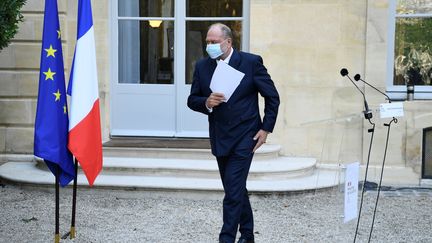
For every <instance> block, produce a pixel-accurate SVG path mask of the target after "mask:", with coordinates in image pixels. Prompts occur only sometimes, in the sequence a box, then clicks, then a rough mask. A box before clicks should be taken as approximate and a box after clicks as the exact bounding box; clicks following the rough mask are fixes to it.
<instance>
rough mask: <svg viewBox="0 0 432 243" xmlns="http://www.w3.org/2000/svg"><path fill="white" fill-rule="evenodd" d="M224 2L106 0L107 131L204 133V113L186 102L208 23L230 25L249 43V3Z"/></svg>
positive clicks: (239, 40)
mask: <svg viewBox="0 0 432 243" xmlns="http://www.w3.org/2000/svg"><path fill="white" fill-rule="evenodd" d="M227 2H228V5H226V4H221V3H222V1H220V2H219V1H206V0H186V1H180V0H177V1H175V0H163V1H154V0H112V1H111V4H112V5H111V10H112V11H111V13H112V16H113V17H112V18H111V19H112V21H111V26H112V28H111V30H112V33H111V36H112V37H111V38H112V42H111V43H112V48H111V50H112V55H111V56H112V59H111V67H112V69H111V87H110V90H111V102H110V105H111V124H110V127H111V135H113V136H157V137H208V122H207V116H206V115H203V114H200V113H197V112H194V111H191V110H190V109H189V108H188V107H187V105H186V102H187V97H188V95H189V92H190V84H191V82H192V74H193V67H194V64H195V62H196V61H197V60H199V59H200V58H202V57H203V56H204V55H205V35H206V33H207V27H208V25H210V24H211V23H214V22H223V23H225V24H227V25H229V26H230V27H231V28H232V29H233V30H234V31H236V32H238V34H239V35H237V36H236V37H235V38H234V39H235V40H234V43H237V48H238V49H248V43H247V41H246V40H248V39H249V38H248V35H249V33H248V31H247V30H248V29H249V28H248V26H247V25H246V24H245V23H246V22H247V21H245V19H247V18H246V17H245V15H247V14H246V13H249V4H248V3H246V2H247V1H243V0H229V1H227ZM227 2H224V3H227ZM229 4H232V5H231V7H230V5H229ZM215 9H216V10H215ZM217 9H219V10H217ZM237 15H239V16H237Z"/></svg>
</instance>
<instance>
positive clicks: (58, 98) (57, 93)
mask: <svg viewBox="0 0 432 243" xmlns="http://www.w3.org/2000/svg"><path fill="white" fill-rule="evenodd" d="M53 95H54V96H55V97H56V98H55V101H58V100H60V96H61V94H60V90H57V92H55V93H53Z"/></svg>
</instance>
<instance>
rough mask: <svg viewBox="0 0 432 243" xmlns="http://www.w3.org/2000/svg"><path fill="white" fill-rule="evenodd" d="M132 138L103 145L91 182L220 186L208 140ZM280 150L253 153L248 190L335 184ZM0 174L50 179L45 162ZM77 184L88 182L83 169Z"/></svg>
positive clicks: (334, 176)
mask: <svg viewBox="0 0 432 243" xmlns="http://www.w3.org/2000/svg"><path fill="white" fill-rule="evenodd" d="M126 141H127V140H126ZM131 141H136V140H129V141H128V142H124V141H123V142H120V143H119V141H116V142H113V143H106V144H105V145H104V151H103V152H104V162H103V170H102V173H101V174H100V175H99V176H98V177H97V179H96V181H95V184H94V185H95V186H96V187H107V188H125V189H151V190H196V191H222V190H223V188H222V184H221V181H220V177H219V171H218V168H217V163H216V160H215V158H214V157H213V155H212V154H211V152H210V149H209V148H208V141H207V142H200V141H191V140H188V139H184V140H178V141H177V145H176V146H173V144H164V143H163V142H162V143H158V142H157V141H156V142H155V143H154V144H151V143H150V144H145V145H143V144H138V143H135V142H131ZM200 143H201V144H200ZM155 144H157V145H155ZM179 144H181V145H179ZM191 147H192V148H191ZM279 151H280V146H279V145H267V144H266V145H264V146H262V147H261V148H260V149H259V150H258V151H257V152H256V154H255V156H254V160H253V162H252V166H251V169H250V173H249V177H248V190H249V191H250V192H255V193H266V192H267V193H268V192H292V191H305V190H314V189H320V188H327V187H332V186H335V185H337V184H338V171H337V170H334V169H329V168H327V169H326V168H321V167H320V166H317V161H316V159H314V158H298V157H282V156H279ZM0 178H3V179H5V180H9V181H13V182H16V183H24V184H44V185H48V184H53V183H54V177H53V176H52V174H51V172H49V171H48V169H47V167H46V166H45V164H44V163H43V161H37V162H8V163H5V164H3V165H2V166H0ZM78 184H79V185H83V186H85V185H88V184H87V179H86V178H85V176H84V175H83V174H82V172H80V173H79V175H78Z"/></svg>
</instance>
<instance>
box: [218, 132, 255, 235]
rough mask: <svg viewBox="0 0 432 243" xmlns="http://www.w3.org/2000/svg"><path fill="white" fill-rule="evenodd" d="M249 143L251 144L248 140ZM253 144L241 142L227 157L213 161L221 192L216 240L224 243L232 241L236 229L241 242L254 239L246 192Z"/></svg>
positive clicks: (251, 216) (250, 209) (250, 211)
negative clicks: (218, 231) (221, 216)
mask: <svg viewBox="0 0 432 243" xmlns="http://www.w3.org/2000/svg"><path fill="white" fill-rule="evenodd" d="M249 139H251V140H252V138H250V137H249ZM255 144H256V142H255V141H252V142H246V143H244V141H243V142H242V143H240V145H239V146H237V148H236V150H235V151H234V152H233V153H232V154H231V155H229V156H223V157H217V162H218V166H219V173H220V176H221V179H222V184H223V187H224V191H225V197H224V200H223V226H222V229H221V232H220V235H219V239H220V240H222V241H224V242H228V243H231V242H234V241H235V238H236V235H237V229H238V228H239V225H240V229H239V231H240V233H241V238H244V239H247V240H252V239H254V235H253V225H254V222H253V213H252V208H251V205H250V202H249V196H248V191H247V189H246V180H247V176H248V174H249V169H250V166H251V162H252V158H253V153H252V152H251V151H252V148H253V146H255ZM250 146H252V147H250ZM242 147H243V148H242ZM246 151H248V152H246ZM245 152H246V153H245Z"/></svg>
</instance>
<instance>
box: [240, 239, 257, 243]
mask: <svg viewBox="0 0 432 243" xmlns="http://www.w3.org/2000/svg"><path fill="white" fill-rule="evenodd" d="M237 243H255V241H254V240H246V239H242V238H240V239H239V240H238V241H237Z"/></svg>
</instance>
